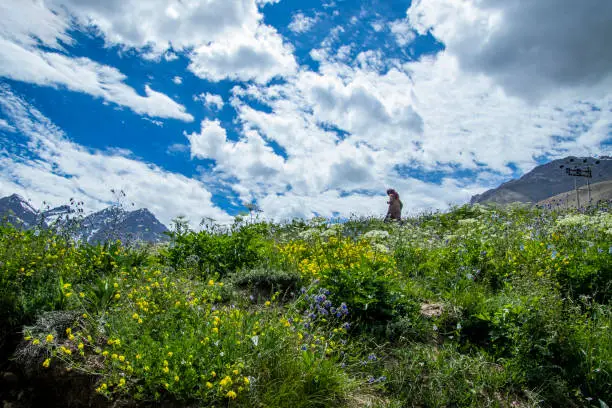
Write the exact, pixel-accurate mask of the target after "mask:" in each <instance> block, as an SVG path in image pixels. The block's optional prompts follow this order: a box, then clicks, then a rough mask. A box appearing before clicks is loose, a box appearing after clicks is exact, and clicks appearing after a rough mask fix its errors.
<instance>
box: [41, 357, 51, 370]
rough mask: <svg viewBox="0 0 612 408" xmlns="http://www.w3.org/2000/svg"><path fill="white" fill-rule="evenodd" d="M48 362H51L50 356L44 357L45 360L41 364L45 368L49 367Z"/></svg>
mask: <svg viewBox="0 0 612 408" xmlns="http://www.w3.org/2000/svg"><path fill="white" fill-rule="evenodd" d="M49 364H51V359H50V358H48V359H46V360H45V361H44V362H43V363H42V366H43V367H45V368H49Z"/></svg>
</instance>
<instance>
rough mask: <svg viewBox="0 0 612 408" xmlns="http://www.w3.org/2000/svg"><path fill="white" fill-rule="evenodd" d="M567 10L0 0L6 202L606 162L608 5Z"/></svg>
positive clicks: (191, 196) (470, 174)
mask: <svg viewBox="0 0 612 408" xmlns="http://www.w3.org/2000/svg"><path fill="white" fill-rule="evenodd" d="M561 3H562V4H560V3H559V1H558V0H554V1H553V0H542V1H540V2H538V3H537V4H535V5H526V4H522V5H520V6H518V5H516V4H514V3H512V4H504V3H503V2H499V1H497V0H481V1H476V0H466V1H455V0H428V1H425V0H419V1H417V0H414V1H413V2H411V1H407V0H403V1H400V0H393V1H377V0H376V1H349V0H344V1H341V0H323V1H319V0H308V1H300V2H295V1H288V0H280V1H279V0H209V1H206V2H205V1H199V0H125V1H119V0H110V1H107V2H103V3H100V2H98V1H94V0H79V1H77V0H46V1H41V0H25V1H23V2H19V3H18V2H16V1H14V0H0V15H3V16H5V17H4V18H3V19H2V21H0V195H2V196H4V195H8V194H11V193H13V192H17V193H19V194H21V195H23V196H25V197H27V198H29V199H31V200H32V202H33V204H34V205H37V206H40V205H41V204H42V202H43V200H44V201H46V202H48V203H50V204H51V205H60V204H64V203H66V202H67V201H68V199H69V198H70V197H75V198H79V199H82V200H83V201H85V203H86V208H87V210H92V211H93V210H98V209H101V208H103V207H105V206H107V205H108V204H110V203H111V202H113V200H114V196H113V194H112V193H111V192H110V190H111V189H123V190H124V191H125V192H126V194H127V196H128V200H129V201H132V202H134V203H135V205H136V206H138V207H147V208H149V209H151V210H152V211H153V212H154V213H155V214H156V215H157V216H158V217H159V218H160V220H161V221H162V222H165V223H169V221H170V220H171V219H172V218H173V217H175V216H178V215H186V216H187V217H188V218H189V219H190V220H192V222H193V223H194V224H197V222H199V220H200V219H201V218H202V217H211V218H214V219H216V220H218V221H220V222H224V221H228V220H230V219H231V217H232V216H233V215H235V214H237V213H238V212H240V211H243V210H244V205H245V204H247V203H256V204H257V205H258V206H260V207H261V209H262V210H263V214H264V215H265V216H267V217H269V218H274V219H277V220H280V219H289V218H292V217H310V216H313V215H315V214H317V215H323V216H332V215H341V216H349V215H351V214H361V215H381V214H383V213H384V211H385V209H386V208H385V201H386V197H385V195H384V191H385V189H386V188H388V187H394V188H396V189H397V190H398V191H399V192H400V195H401V196H402V199H403V201H404V203H405V210H408V211H409V212H417V211H421V210H423V209H430V208H444V207H446V206H448V205H449V204H453V203H462V202H465V201H467V200H469V198H470V196H471V195H473V194H476V193H480V192H482V191H484V190H485V189H487V188H490V187H493V186H496V185H497V184H499V183H500V182H503V181H506V180H508V179H509V178H512V177H517V176H520V175H521V174H523V173H524V172H526V171H528V170H530V169H531V168H532V167H533V166H535V165H537V164H540V163H542V162H545V161H547V160H550V159H554V158H559V157H563V156H566V155H569V154H576V155H604V154H610V146H611V139H612V50H610V47H609V46H608V45H607V44H606V38H610V35H611V34H612V29H611V28H610V27H609V26H610V25H609V24H608V23H609V21H610V19H611V18H612V6H611V4H610V2H609V1H606V0H591V1H590V2H588V3H589V4H588V5H585V4H584V2H571V1H569V0H561ZM568 14H572V15H579V16H581V18H580V19H571V20H568V18H567V15H568ZM542 19H545V21H546V22H547V23H546V24H541V21H543V20H542Z"/></svg>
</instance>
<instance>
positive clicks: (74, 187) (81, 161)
mask: <svg viewBox="0 0 612 408" xmlns="http://www.w3.org/2000/svg"><path fill="white" fill-rule="evenodd" d="M0 110H1V111H2V112H3V113H4V114H5V115H6V116H7V117H9V118H10V120H11V123H12V124H13V126H14V127H15V128H16V129H17V130H18V132H19V134H20V135H21V136H22V137H23V140H22V141H19V142H22V143H25V144H26V145H27V147H28V150H27V153H24V154H23V155H16V154H8V153H7V152H6V151H2V150H0V169H1V170H0V193H2V194H0V195H7V194H11V193H15V192H16V193H19V194H21V195H23V196H25V197H29V198H32V199H33V201H34V203H36V204H37V205H40V204H41V203H42V201H43V200H46V201H47V202H48V203H50V204H51V205H61V204H65V203H66V202H67V200H68V199H69V198H70V197H74V198H76V199H77V200H83V201H84V202H85V206H86V210H90V211H93V210H100V209H102V208H104V207H106V206H107V205H108V204H109V203H110V202H112V201H113V194H112V193H111V192H110V190H111V189H113V188H114V189H123V190H124V191H125V192H126V193H127V196H128V199H129V200H130V201H131V202H134V203H135V205H136V208H141V207H146V208H149V209H150V210H151V211H152V212H153V213H154V214H155V215H156V216H157V217H158V218H159V219H160V221H162V222H163V223H165V224H166V225H169V223H170V221H171V220H172V219H173V218H174V217H176V216H178V215H186V216H187V217H189V219H190V220H191V221H192V222H193V224H194V225H197V223H198V222H199V221H200V219H201V218H203V217H211V218H214V219H216V220H218V221H220V222H228V221H230V220H231V217H230V216H229V215H228V214H227V213H225V212H224V211H222V210H221V209H219V208H218V207H216V206H215V205H214V204H213V203H212V202H211V198H212V195H211V193H210V192H209V191H208V190H207V189H206V187H205V186H204V185H203V184H202V183H201V182H199V181H197V180H194V179H190V178H188V177H185V176H183V175H180V174H176V173H171V172H168V171H165V170H162V169H161V168H159V167H157V166H155V165H153V164H150V163H146V162H142V161H138V160H135V159H133V158H130V157H128V156H129V155H126V154H125V153H122V152H121V151H113V150H112V149H110V150H109V151H107V152H103V151H96V150H90V149H86V148H84V147H82V146H80V145H78V144H76V143H73V142H71V141H69V140H68V139H67V138H66V135H65V134H64V132H63V131H62V130H61V129H59V128H58V127H57V126H55V125H54V124H53V123H52V122H51V121H49V120H48V119H47V118H46V117H44V116H43V115H42V114H41V113H40V112H39V111H38V110H37V109H36V108H35V107H34V106H31V105H29V104H28V103H27V102H25V101H24V100H23V99H22V98H20V97H19V96H17V95H15V94H14V93H13V92H12V91H11V90H10V89H9V88H8V87H6V86H1V87H0Z"/></svg>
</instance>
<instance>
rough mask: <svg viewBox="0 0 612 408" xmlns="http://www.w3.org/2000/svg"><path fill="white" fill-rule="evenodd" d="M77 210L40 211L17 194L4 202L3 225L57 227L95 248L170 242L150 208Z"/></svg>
mask: <svg viewBox="0 0 612 408" xmlns="http://www.w3.org/2000/svg"><path fill="white" fill-rule="evenodd" d="M76 208H78V207H77V206H75V205H72V206H71V205H63V206H60V207H55V208H51V209H48V210H44V211H40V210H37V209H35V208H34V207H33V206H32V205H31V204H30V203H29V202H28V201H26V200H25V199H24V198H23V197H21V196H19V195H17V194H13V195H11V196H8V197H4V198H0V222H2V221H7V222H9V223H11V224H12V225H15V226H18V227H20V228H24V229H32V228H35V227H37V226H38V227H41V228H49V227H53V228H55V229H57V230H59V231H63V232H67V233H68V234H69V235H70V236H72V237H73V238H75V239H77V240H80V241H86V242H88V243H91V244H93V243H101V242H104V241H106V240H108V239H120V240H121V241H123V242H126V241H130V242H135V241H142V242H152V243H156V242H164V241H167V240H168V239H169V238H168V236H167V235H165V234H164V233H165V232H167V231H168V228H166V226H165V225H163V224H162V223H161V222H159V220H157V218H156V217H155V215H153V214H152V213H151V212H150V211H149V210H147V209H146V208H143V209H139V210H135V211H127V210H124V209H122V208H120V207H116V206H114V207H108V208H105V209H104V210H102V211H98V212H94V213H92V214H89V215H87V216H83V215H82V214H81V211H79V210H77V209H76Z"/></svg>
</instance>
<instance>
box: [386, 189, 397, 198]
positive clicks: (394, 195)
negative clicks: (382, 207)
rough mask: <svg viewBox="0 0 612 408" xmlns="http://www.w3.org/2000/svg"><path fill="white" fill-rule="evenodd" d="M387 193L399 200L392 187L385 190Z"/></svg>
mask: <svg viewBox="0 0 612 408" xmlns="http://www.w3.org/2000/svg"><path fill="white" fill-rule="evenodd" d="M387 195H388V196H390V197H393V198H395V199H396V200H399V194H397V191H395V190H394V189H392V188H390V189H388V190H387Z"/></svg>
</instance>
